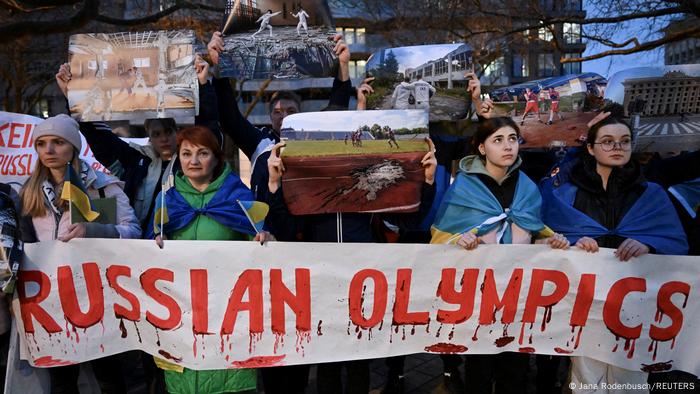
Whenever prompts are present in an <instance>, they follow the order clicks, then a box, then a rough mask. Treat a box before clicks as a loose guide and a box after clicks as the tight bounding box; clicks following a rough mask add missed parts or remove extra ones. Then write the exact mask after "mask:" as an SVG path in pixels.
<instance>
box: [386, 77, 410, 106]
mask: <svg viewBox="0 0 700 394" xmlns="http://www.w3.org/2000/svg"><path fill="white" fill-rule="evenodd" d="M391 108H393V109H415V108H416V96H415V94H414V89H413V85H412V84H411V78H409V77H406V78H404V80H403V81H402V82H401V83H399V84H398V85H397V86H396V88H394V93H392V94H391Z"/></svg>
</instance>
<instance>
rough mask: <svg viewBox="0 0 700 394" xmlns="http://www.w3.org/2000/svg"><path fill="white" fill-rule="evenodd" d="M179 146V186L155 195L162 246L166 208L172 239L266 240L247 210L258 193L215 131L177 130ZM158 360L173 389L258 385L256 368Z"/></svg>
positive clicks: (156, 223)
mask: <svg viewBox="0 0 700 394" xmlns="http://www.w3.org/2000/svg"><path fill="white" fill-rule="evenodd" d="M177 145H178V159H179V160H180V166H181V168H182V170H181V171H178V173H177V174H175V177H174V185H173V186H172V187H170V188H168V187H167V185H164V187H163V190H164V191H163V192H161V194H159V195H158V197H157V198H156V203H157V204H158V205H159V206H157V208H156V210H155V212H154V216H153V221H152V223H153V228H154V231H155V234H158V235H157V236H156V237H155V238H156V242H157V243H158V245H159V246H160V247H163V239H164V238H163V237H162V236H161V234H160V223H161V217H160V216H161V215H162V214H163V213H164V211H166V210H167V215H163V217H164V218H166V217H167V219H163V233H164V234H165V235H166V237H167V238H168V239H173V240H226V241H234V240H239V241H244V240H248V239H250V238H249V237H248V235H249V234H250V235H252V234H256V233H257V235H256V236H255V240H256V241H260V242H265V241H266V240H267V239H268V238H269V235H268V233H266V232H264V231H262V228H261V227H262V226H258V225H255V223H253V221H258V220H255V219H253V218H254V217H255V216H254V215H251V214H250V213H249V212H250V211H249V210H248V205H247V204H248V203H251V202H252V201H253V200H254V199H253V193H252V192H251V191H250V189H248V188H247V187H246V186H245V185H244V184H243V182H242V181H241V179H240V178H239V177H238V175H236V174H235V173H234V172H233V171H232V170H231V168H230V167H229V165H228V164H227V163H226V162H225V161H224V153H223V151H222V150H221V147H220V146H219V142H218V141H217V139H216V137H215V136H214V134H213V133H212V132H211V131H209V130H208V129H207V128H205V127H202V126H193V127H187V128H184V129H182V130H180V132H179V133H178V136H177ZM171 168H172V167H171ZM165 176H166V177H169V176H168V174H166V175H165ZM162 193H165V195H164V196H163V195H162ZM161 201H162V202H161ZM257 204H260V203H257ZM254 206H256V207H259V206H258V205H254ZM244 207H246V208H244ZM264 213H266V212H264ZM262 216H264V214H263V215H262ZM153 233H154V232H151V235H153ZM156 364H157V365H158V366H159V367H160V368H162V369H164V370H165V385H166V388H167V391H168V392H169V393H172V394H177V393H183V394H185V393H194V392H198V393H223V392H227V393H231V392H242V391H246V392H247V391H254V390H255V389H256V382H257V373H256V371H255V370H254V369H227V370H211V371H194V370H190V369H185V368H182V367H180V366H178V365H176V364H171V363H168V362H166V361H164V360H160V359H156Z"/></svg>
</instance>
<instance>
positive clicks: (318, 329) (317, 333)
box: [316, 320, 323, 337]
mask: <svg viewBox="0 0 700 394" xmlns="http://www.w3.org/2000/svg"><path fill="white" fill-rule="evenodd" d="M321 324H323V320H319V321H318V326H316V335H318V336H319V337H320V336H322V335H323V332H322V331H321Z"/></svg>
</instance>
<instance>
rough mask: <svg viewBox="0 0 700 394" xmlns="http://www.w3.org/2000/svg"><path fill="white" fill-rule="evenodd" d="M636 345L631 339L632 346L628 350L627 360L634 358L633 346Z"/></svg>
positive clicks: (634, 340)
mask: <svg viewBox="0 0 700 394" xmlns="http://www.w3.org/2000/svg"><path fill="white" fill-rule="evenodd" d="M636 343H637V339H636V338H635V339H632V345H631V346H630V348H629V351H628V352H627V358H628V359H631V358H632V357H633V356H634V345H635V344H636Z"/></svg>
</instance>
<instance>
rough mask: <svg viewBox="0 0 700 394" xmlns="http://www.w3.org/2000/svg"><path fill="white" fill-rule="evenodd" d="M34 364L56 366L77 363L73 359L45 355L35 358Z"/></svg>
mask: <svg viewBox="0 0 700 394" xmlns="http://www.w3.org/2000/svg"><path fill="white" fill-rule="evenodd" d="M34 364H35V365H36V366H38V367H56V366H61V365H71V364H75V363H74V362H73V361H67V360H58V359H54V358H52V357H51V356H44V357H39V358H37V359H36V360H34Z"/></svg>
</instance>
